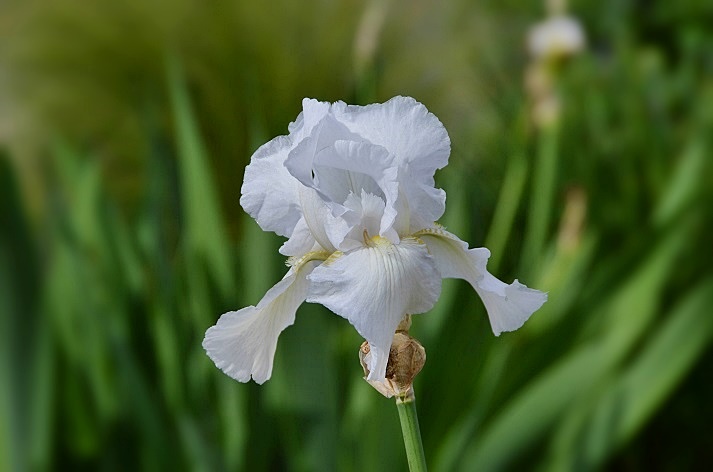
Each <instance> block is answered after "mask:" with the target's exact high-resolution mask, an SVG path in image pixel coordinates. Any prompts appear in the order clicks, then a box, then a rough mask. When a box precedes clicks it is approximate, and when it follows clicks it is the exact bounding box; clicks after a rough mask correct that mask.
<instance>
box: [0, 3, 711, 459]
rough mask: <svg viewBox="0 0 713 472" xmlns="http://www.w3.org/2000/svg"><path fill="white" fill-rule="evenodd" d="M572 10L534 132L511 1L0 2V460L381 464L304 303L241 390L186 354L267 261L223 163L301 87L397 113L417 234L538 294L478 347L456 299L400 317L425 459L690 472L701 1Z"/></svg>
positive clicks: (377, 420) (253, 290) (699, 448)
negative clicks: (445, 238)
mask: <svg viewBox="0 0 713 472" xmlns="http://www.w3.org/2000/svg"><path fill="white" fill-rule="evenodd" d="M572 12H573V13H574V14H576V15H577V16H578V17H579V18H580V20H581V22H582V23H583V25H584V28H585V30H586V32H587V35H588V43H589V44H588V48H587V50H586V51H584V52H583V53H582V54H581V55H579V56H578V57H576V58H573V59H571V60H570V61H569V62H568V63H566V64H562V66H563V67H562V68H561V69H560V71H559V75H558V81H557V88H558V90H559V92H558V93H559V95H560V97H561V100H562V103H563V110H562V116H561V119H560V120H559V122H558V123H557V124H556V125H554V126H549V127H545V128H536V127H533V126H532V124H531V123H530V121H529V111H528V106H529V105H528V99H527V96H526V94H525V91H524V88H523V74H524V71H525V68H526V64H527V60H528V59H527V57H526V55H525V51H524V47H523V45H524V38H525V34H526V31H527V28H528V26H529V25H531V24H532V23H534V22H536V21H538V20H539V19H540V18H542V16H543V13H542V8H541V7H540V6H539V5H537V4H530V5H528V6H522V5H520V4H519V3H518V2H502V3H497V4H496V3H487V2H486V3H482V4H473V3H472V2H467V1H465V0H453V1H449V2H436V1H427V0H418V1H406V0H393V1H390V2H389V1H379V0H373V1H372V2H370V3H366V4H364V3H362V2H357V1H352V0H347V1H342V2H338V1H328V0H313V1H308V2H290V1H287V0H280V1H276V2H271V3H270V5H269V6H268V5H267V4H263V3H260V2H248V1H245V2H232V3H226V2H221V3H205V2H195V1H192V0H180V1H171V2H168V1H165V0H159V1H155V2H143V1H138V0H129V1H126V2H110V1H107V0H101V1H95V2H80V1H78V0H59V1H54V2H48V1H40V0H28V1H22V2H19V1H15V2H11V1H9V2H5V3H3V4H2V5H0V105H2V107H0V146H1V147H2V155H1V156H0V218H1V221H0V239H1V241H0V310H1V311H0V313H1V314H2V316H1V317H0V355H1V357H0V382H1V385H2V387H1V388H0V470H10V471H16V470H17V471H24V470H52V469H57V470H65V469H66V470H83V469H86V470H127V469H135V468H139V469H142V470H184V469H190V470H310V471H311V470H325V471H329V470H343V471H350V470H405V467H406V459H405V454H404V451H403V444H402V439H401V436H400V432H399V424H398V418H397V413H396V409H395V408H394V405H393V402H392V401H390V400H386V399H384V398H382V397H380V396H379V395H378V394H377V393H376V392H375V391H372V390H371V387H369V386H368V385H367V384H366V382H364V381H362V380H361V369H360V367H359V364H358V360H357V349H358V347H359V345H360V343H361V340H360V339H359V337H358V335H357V334H356V332H355V331H354V330H353V329H352V328H351V327H350V326H349V325H348V323H347V322H346V321H344V320H343V319H341V318H339V317H337V316H334V315H331V314H330V313H329V312H328V311H327V310H326V309H324V308H322V307H321V306H314V305H308V304H306V305H304V306H303V307H302V308H301V309H300V311H299V313H298V316H297V323H296V324H295V326H293V327H291V328H290V329H288V330H287V331H285V333H284V334H283V335H282V336H281V338H280V343H279V344H278V352H277V357H276V360H275V370H274V372H273V377H272V379H271V380H270V381H269V382H268V383H266V384H265V385H263V386H256V385H254V384H248V385H243V384H239V383H237V382H235V381H233V380H231V379H229V378H227V377H226V376H225V375H223V374H222V373H221V372H220V371H219V370H218V369H216V368H215V367H214V365H213V364H212V363H211V361H210V360H209V359H208V358H207V357H206V356H205V354H204V352H203V351H202V348H201V340H202V337H203V333H204V331H205V329H206V328H208V327H209V326H210V325H212V324H213V323H214V322H215V320H216V319H217V317H218V316H219V315H220V313H222V312H225V311H228V310H231V309H236V308H239V307H242V306H246V305H249V304H254V303H256V302H257V301H258V300H259V299H260V297H261V296H262V295H263V293H264V292H265V290H266V289H267V288H268V287H270V286H271V285H272V284H273V283H275V282H276V281H277V280H279V277H280V276H281V274H282V273H283V272H284V270H285V268H284V265H283V261H282V260H281V258H280V257H279V255H278V253H277V248H278V246H279V244H280V241H279V238H277V237H275V236H274V235H270V234H265V233H262V232H261V231H260V230H259V228H258V227H257V225H256V224H255V222H254V221H252V220H251V219H250V217H249V216H247V215H245V214H244V213H243V211H242V210H241V209H240V207H239V204H238V198H239V187H240V184H241V179H242V169H243V168H244V166H245V164H246V163H247V162H248V159H249V156H250V154H251V152H252V151H253V150H254V149H256V148H257V146H259V145H260V144H262V143H263V142H265V141H266V140H267V139H269V138H271V137H273V136H275V135H278V134H285V133H286V132H287V131H286V127H287V123H288V122H289V121H290V120H293V119H294V118H295V117H296V115H297V113H298V111H299V107H300V100H301V98H302V97H304V96H311V97H316V98H320V99H323V100H337V99H343V100H345V101H348V102H351V103H368V102H371V101H383V100H385V99H388V98H390V97H391V96H392V95H396V94H403V95H412V96H414V97H416V98H417V99H418V100H420V101H422V102H423V103H425V104H426V105H427V106H428V107H429V109H430V110H431V111H433V112H434V113H435V114H436V115H437V116H438V117H440V118H441V119H442V120H443V122H444V124H445V125H446V128H447V129H448V130H449V132H450V134H451V139H452V142H453V153H452V156H451V164H450V165H449V167H447V168H446V169H445V170H443V171H441V172H440V173H439V175H437V182H438V184H439V186H441V187H442V188H444V189H445V190H446V191H447V192H448V209H447V213H446V215H445V217H444V219H443V220H442V223H444V224H445V225H446V226H448V228H449V229H451V230H452V231H454V232H456V233H458V234H459V235H461V236H462V237H463V238H464V239H466V240H468V241H471V243H473V244H475V245H483V244H486V243H487V246H488V247H489V248H490V249H491V250H492V252H493V258H492V259H491V264H490V267H491V271H492V272H493V273H495V274H496V275H498V276H499V277H501V278H503V279H505V280H508V281H509V280H511V279H512V278H514V277H519V278H520V279H521V280H522V281H523V282H525V283H527V284H528V285H529V286H532V287H536V288H540V289H543V290H547V291H549V294H550V301H549V302H548V303H547V304H546V305H545V306H544V307H543V309H542V310H541V311H539V312H538V313H536V314H535V315H534V316H533V318H532V319H531V320H530V321H529V322H528V323H527V324H526V326H525V327H524V328H522V329H521V330H519V331H517V332H516V333H511V334H505V335H503V336H501V337H500V338H495V337H493V336H492V334H491V332H490V329H489V326H488V324H487V319H486V316H484V315H485V313H484V309H483V307H482V305H481V303H480V301H479V300H478V298H477V296H476V295H475V293H473V292H472V290H471V289H470V288H469V287H468V286H467V284H465V283H464V282H462V281H451V280H449V281H445V282H444V290H443V295H442V296H441V300H440V301H439V303H438V304H437V305H436V307H435V308H434V309H433V310H432V312H431V313H429V314H426V315H420V316H417V317H415V318H414V327H413V334H415V335H416V337H418V338H419V339H420V340H421V342H422V343H423V344H424V346H425V347H426V349H427V352H428V362H427V363H426V367H425V369H424V371H423V373H422V374H421V376H420V378H419V379H417V384H416V394H417V397H418V407H419V413H420V422H421V427H422V433H423V437H424V445H425V448H426V456H427V458H428V460H429V464H430V466H431V468H432V469H433V470H437V471H439V470H444V471H447V470H448V471H449V470H468V471H470V470H482V471H485V470H523V469H524V470H531V469H539V470H596V469H601V468H608V467H611V468H614V469H616V470H641V469H646V470H693V469H695V468H697V467H704V466H706V465H708V466H709V467H710V465H711V464H713V453H711V451H710V448H709V446H710V444H711V442H713V433H711V431H710V428H709V423H710V418H711V417H712V415H713V411H712V410H711V406H710V398H711V395H713V385H712V384H711V380H710V375H709V370H710V369H709V368H708V365H710V362H711V361H713V349H712V348H711V346H712V344H711V341H712V340H713V317H711V306H712V305H713V269H711V262H712V259H713V257H712V256H713V251H712V250H711V248H712V246H711V235H712V234H713V217H712V216H711V211H710V209H711V205H712V204H713V169H711V167H712V166H713V161H712V160H711V158H710V156H711V146H712V145H713V142H712V139H713V133H711V130H713V79H712V77H713V30H711V29H710V25H711V24H713V8H711V6H710V2H697V1H694V0H690V1H684V2H650V3H647V4H646V5H645V6H644V4H643V3H640V2H625V1H618V0H611V1H608V2H594V1H582V2H578V3H576V4H575V5H573V6H572Z"/></svg>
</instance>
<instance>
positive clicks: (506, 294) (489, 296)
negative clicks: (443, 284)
mask: <svg viewBox="0 0 713 472" xmlns="http://www.w3.org/2000/svg"><path fill="white" fill-rule="evenodd" d="M419 237H420V238H421V239H423V241H424V242H425V243H426V245H428V249H429V251H430V252H431V254H433V258H434V260H435V262H436V265H437V267H438V270H439V271H440V273H441V275H442V276H443V277H444V278H458V279H464V280H467V281H468V282H469V283H470V284H471V285H472V286H473V288H474V289H475V291H476V292H477V293H478V295H479V296H480V298H481V299H482V300H483V304H484V305H485V308H486V310H487V312H488V318H489V319H490V326H491V327H492V329H493V333H495V335H496V336H499V335H500V333H502V332H504V331H515V330H516V329H518V328H520V327H521V326H522V325H523V324H524V323H525V321H527V319H528V318H529V317H530V315H532V314H533V313H534V312H535V311H537V310H538V309H539V308H540V307H541V306H542V304H543V303H545V302H546V301H547V294H546V293H543V292H540V291H538V290H533V289H531V288H528V287H526V286H525V285H523V284H521V283H520V282H518V281H517V280H515V281H514V282H513V283H512V284H510V285H508V284H506V283H505V282H502V281H501V280H499V279H497V278H496V277H494V276H493V275H492V274H490V273H489V272H488V271H487V269H486V264H487V262H488V258H489V257H490V251H488V250H487V249H486V248H475V249H468V243H466V242H464V241H461V240H460V239H458V237H457V236H455V235H453V234H451V233H449V232H447V231H445V230H442V229H440V228H434V229H432V230H429V231H424V232H422V233H421V234H419Z"/></svg>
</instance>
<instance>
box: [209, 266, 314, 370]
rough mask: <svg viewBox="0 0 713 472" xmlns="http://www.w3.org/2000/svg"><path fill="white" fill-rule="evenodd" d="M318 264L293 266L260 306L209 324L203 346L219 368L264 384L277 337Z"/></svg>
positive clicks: (302, 298)
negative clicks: (213, 324) (308, 277)
mask: <svg viewBox="0 0 713 472" xmlns="http://www.w3.org/2000/svg"><path fill="white" fill-rule="evenodd" d="M315 265H316V262H314V261H311V262H308V263H306V264H304V265H303V266H302V267H300V268H295V267H293V268H292V269H290V271H289V272H288V273H287V274H286V275H285V277H284V278H283V279H282V280H281V281H280V282H278V283H277V284H276V285H274V286H273V287H272V288H271V289H270V290H268V291H267V293H266V294H265V296H264V297H263V298H262V300H260V303H258V304H257V306H249V307H246V308H243V309H242V310H238V311H230V312H228V313H224V314H223V315H222V316H221V317H220V319H218V322H217V323H216V324H215V326H211V327H210V328H208V331H206V333H205V338H204V339H203V348H204V349H205V350H206V352H207V353H208V357H210V358H211V360H212V361H213V362H214V363H215V365H216V366H217V367H218V368H219V369H220V370H222V371H223V372H225V373H226V374H227V375H228V376H230V377H232V378H234V379H235V380H238V381H240V382H248V381H249V380H250V378H251V377H252V379H253V380H255V382H257V383H259V384H261V383H264V382H265V381H266V380H268V379H269V378H270V376H271V375H272V363H273V360H274V357H275V349H276V348H277V338H278V336H279V335H280V333H281V332H282V331H283V330H284V329H285V328H287V327H288V326H290V325H291V324H292V323H294V321H295V313H296V311H297V308H298V307H299V306H300V305H301V304H302V302H303V301H304V299H305V296H306V295H307V286H308V282H307V276H308V275H309V273H310V272H311V271H312V269H313V268H314V266H315Z"/></svg>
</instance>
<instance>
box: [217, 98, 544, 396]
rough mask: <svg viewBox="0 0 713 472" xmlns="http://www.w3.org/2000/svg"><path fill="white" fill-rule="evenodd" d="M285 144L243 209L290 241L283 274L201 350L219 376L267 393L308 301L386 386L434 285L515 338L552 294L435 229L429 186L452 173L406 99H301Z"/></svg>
mask: <svg viewBox="0 0 713 472" xmlns="http://www.w3.org/2000/svg"><path fill="white" fill-rule="evenodd" d="M302 106H303V111H302V113H301V114H300V115H299V116H298V117H297V120H296V121H295V122H293V123H291V124H290V126H289V132H290V134H289V135H288V136H279V137H277V138H275V139H273V140H272V141H270V142H268V143H267V144H265V145H263V146H262V147H260V148H259V149H258V150H257V151H256V152H255V154H254V155H253V156H252V159H251V161H250V164H249V165H248V167H247V168H246V170H245V180H244V183H243V187H242V197H241V199H240V203H241V205H242V206H243V208H244V209H245V211H247V212H248V213H249V214H250V215H251V216H252V217H253V218H255V220H257V222H258V224H259V225H260V227H261V228H262V229H263V230H265V231H274V232H275V233H277V234H279V235H281V236H285V237H288V238H289V239H288V240H287V241H286V242H285V243H284V244H283V246H282V247H281V248H280V253H281V254H283V255H285V256H289V259H288V265H289V266H290V269H289V271H288V272H287V274H286V275H285V277H284V278H283V279H282V280H281V281H280V282H278V283H277V284H276V285H275V286H274V287H272V288H271V289H270V290H268V292H267V293H266V294H265V296H264V297H263V299H262V300H260V302H259V303H258V304H257V305H256V306H249V307H247V308H243V309H241V310H238V311H231V312H228V313H225V314H224V315H222V316H221V317H220V319H219V320H218V322H217V323H216V325H215V326H212V327H211V328H210V329H208V331H207V332H206V335H205V339H204V341H203V347H204V348H205V350H206V351H207V353H208V356H210V358H211V359H212V360H213V362H215V365H216V366H218V367H219V368H220V369H221V370H223V372H225V373H226V374H227V375H229V376H230V377H232V378H234V379H236V380H239V381H241V382H247V381H249V380H250V378H251V377H252V379H253V380H255V382H257V383H263V382H265V381H266V380H267V379H269V378H270V375H271V373H272V364H273V358H274V355H275V349H276V346H277V338H278V336H279V334H280V333H281V332H282V330H284V329H285V328H286V327H288V326H290V325H291V324H292V323H293V322H294V320H295V312H296V311H297V308H298V307H299V306H300V304H302V302H303V301H305V300H306V301H308V302H313V303H321V304H322V305H324V306H326V307H327V308H329V309H330V310H332V311H333V312H334V313H336V314H338V315H340V316H342V317H344V318H346V319H347V320H349V322H350V323H351V324H352V325H353V326H354V327H355V328H356V330H357V331H358V332H359V334H360V335H361V336H363V337H364V338H365V339H366V340H367V341H368V342H369V345H370V347H371V353H372V356H371V358H370V364H369V366H368V368H369V372H370V373H369V377H368V380H382V379H383V378H384V374H385V370H386V364H387V361H388V356H389V348H390V346H391V341H392V338H393V336H394V331H395V330H396V327H397V326H398V324H399V322H400V321H401V320H402V319H403V317H404V315H405V314H417V313H424V312H426V311H428V310H430V309H431V308H432V307H433V305H434V303H435V302H436V300H437V299H438V296H439V295H440V292H441V279H442V278H444V277H455V278H461V279H465V280H467V281H468V282H469V283H470V284H471V285H472V286H473V288H474V289H475V290H476V292H477V293H478V295H480V297H481V298H482V300H483V303H484V304H485V307H486V309H487V311H488V316H489V317H490V323H491V326H492V328H493V332H494V333H495V334H496V335H499V334H500V333H501V332H503V331H513V330H515V329H517V328H519V327H520V326H522V324H523V323H524V322H525V321H526V320H527V319H528V318H529V317H530V315H531V314H532V313H533V312H534V311H535V310H537V309H538V308H540V306H542V304H543V303H544V302H545V300H546V299H547V295H546V294H544V293H542V292H539V291H537V290H532V289H529V288H527V287H526V286H524V285H522V284H520V283H519V282H518V281H517V280H515V282H513V283H512V284H510V285H508V284H505V283H504V282H501V281H500V280H498V279H497V278H495V277H494V276H492V275H491V274H490V273H488V271H487V270H486V268H485V266H486V263H487V260H488V257H489V256H490V252H489V251H488V250H487V249H486V248H476V249H468V244H467V243H465V242H463V241H461V240H460V239H458V237H456V236H455V235H453V234H451V233H449V232H447V231H445V230H444V229H443V228H442V227H440V226H439V225H437V224H436V223H435V221H437V220H438V219H439V218H440V217H441V215H443V212H444V210H445V201H446V194H445V192H444V191H443V190H441V189H437V188H435V187H434V180H433V175H434V173H435V172H436V170H437V169H441V168H443V167H444V166H445V165H446V164H447V163H448V156H449V154H450V140H449V138H448V133H447V132H446V130H445V128H444V127H443V125H442V124H441V122H440V121H439V120H438V118H436V117H435V116H434V115H433V114H432V113H430V112H429V111H428V110H427V109H426V107H425V106H423V105H422V104H421V103H419V102H417V101H416V100H414V99H412V98H408V97H395V98H392V99H391V100H389V101H388V102H386V103H383V104H373V105H368V106H364V107H362V106H353V105H347V104H345V103H343V102H336V103H333V104H330V103H325V102H319V101H317V100H311V99H305V100H304V101H303V102H302Z"/></svg>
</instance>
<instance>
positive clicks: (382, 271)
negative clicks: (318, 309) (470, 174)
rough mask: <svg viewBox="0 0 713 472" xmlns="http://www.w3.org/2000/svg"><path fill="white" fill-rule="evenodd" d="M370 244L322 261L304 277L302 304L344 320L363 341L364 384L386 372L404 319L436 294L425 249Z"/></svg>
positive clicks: (437, 283) (410, 243)
mask: <svg viewBox="0 0 713 472" xmlns="http://www.w3.org/2000/svg"><path fill="white" fill-rule="evenodd" d="M369 243H370V245H369V246H366V247H363V248H361V249H357V250H355V251H352V252H350V253H348V254H344V255H342V256H341V257H337V258H335V259H334V260H327V261H326V262H325V263H324V264H322V265H321V266H319V267H317V268H316V269H315V270H314V271H313V272H312V274H311V275H310V276H309V280H310V282H311V283H310V288H309V293H308V295H307V301H309V302H315V303H321V304H322V305H324V306H326V307H327V308H329V309H330V310H332V311H333V312H334V313H336V314H338V315H340V316H342V317H344V318H346V319H347V320H349V322H350V323H351V324H352V325H353V326H354V327H355V328H356V330H357V331H358V332H359V334H361V335H362V336H363V337H364V339H366V340H367V341H368V342H369V345H370V346H371V352H372V354H373V356H372V358H371V364H370V365H369V366H368V367H369V371H370V373H369V377H368V378H369V380H382V379H383V378H384V375H385V373H386V364H387V362H388V358H389V349H390V347H391V340H392V338H393V336H394V332H395V331H396V327H397V326H398V324H399V322H400V321H401V319H402V318H403V317H404V315H405V314H407V313H408V314H416V313H423V312H425V311H428V310H430V309H431V308H432V307H433V304H434V303H435V302H436V300H437V299H438V296H439V295H440V293H441V277H440V275H439V273H438V271H437V269H436V266H435V264H434V261H433V258H432V257H431V255H430V254H429V253H428V250H427V248H426V246H425V245H424V244H423V243H422V242H421V241H419V240H417V239H414V238H404V239H402V240H401V243H400V244H396V245H395V244H391V243H390V242H389V241H388V240H386V239H384V238H381V237H378V236H377V237H374V238H372V239H371V240H369Z"/></svg>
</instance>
